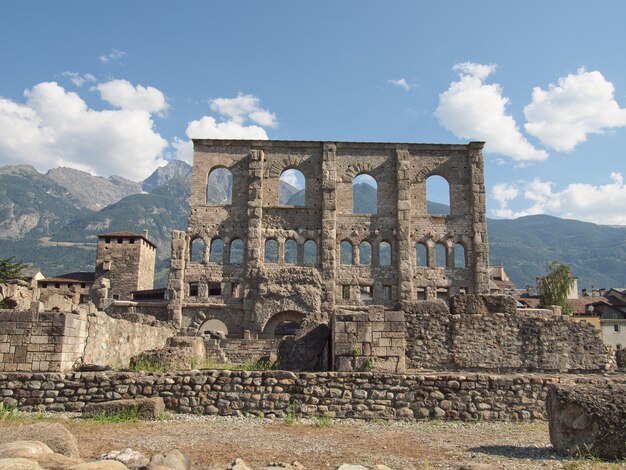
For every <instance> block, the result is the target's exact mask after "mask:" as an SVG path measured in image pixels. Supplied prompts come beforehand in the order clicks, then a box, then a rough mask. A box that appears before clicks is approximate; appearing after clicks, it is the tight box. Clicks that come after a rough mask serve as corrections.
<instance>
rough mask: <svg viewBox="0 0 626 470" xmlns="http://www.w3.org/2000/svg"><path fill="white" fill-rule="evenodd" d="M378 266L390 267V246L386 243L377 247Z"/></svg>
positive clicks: (383, 242)
mask: <svg viewBox="0 0 626 470" xmlns="http://www.w3.org/2000/svg"><path fill="white" fill-rule="evenodd" d="M378 264H379V265H380V266H391V244H390V243H389V242H386V241H382V242H380V244H379V245H378Z"/></svg>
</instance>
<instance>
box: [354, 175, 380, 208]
mask: <svg viewBox="0 0 626 470" xmlns="http://www.w3.org/2000/svg"><path fill="white" fill-rule="evenodd" d="M352 213H353V214H376V213H378V183H377V182H376V180H375V179H374V178H373V177H371V176H370V175H366V174H361V175H358V176H357V177H355V178H354V179H353V180H352Z"/></svg>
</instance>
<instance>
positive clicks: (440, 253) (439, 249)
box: [435, 243, 448, 268]
mask: <svg viewBox="0 0 626 470" xmlns="http://www.w3.org/2000/svg"><path fill="white" fill-rule="evenodd" d="M447 261H448V260H447V253H446V245H444V244H443V243H437V245H435V266H437V267H438V268H445V267H446V266H447V264H448V263H447Z"/></svg>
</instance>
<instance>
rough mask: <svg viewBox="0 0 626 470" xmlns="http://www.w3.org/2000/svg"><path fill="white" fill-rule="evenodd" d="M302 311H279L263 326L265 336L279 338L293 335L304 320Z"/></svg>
mask: <svg viewBox="0 0 626 470" xmlns="http://www.w3.org/2000/svg"><path fill="white" fill-rule="evenodd" d="M304 316H305V315H304V313H302V312H296V311H292V310H289V311H285V312H280V313H277V314H276V315H274V316H273V317H271V318H270V319H269V320H268V322H267V323H266V324H265V327H264V328H263V336H264V337H265V338H279V337H282V336H287V335H295V334H296V331H298V328H300V325H301V324H302V320H304Z"/></svg>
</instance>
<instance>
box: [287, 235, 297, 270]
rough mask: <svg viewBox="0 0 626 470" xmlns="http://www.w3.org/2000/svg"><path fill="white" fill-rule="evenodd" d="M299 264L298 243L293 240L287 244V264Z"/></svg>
mask: <svg viewBox="0 0 626 470" xmlns="http://www.w3.org/2000/svg"><path fill="white" fill-rule="evenodd" d="M297 262H298V243H297V242H296V241H295V240H292V239H291V238H290V239H289V240H287V241H286V242H285V264H296V263H297Z"/></svg>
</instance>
